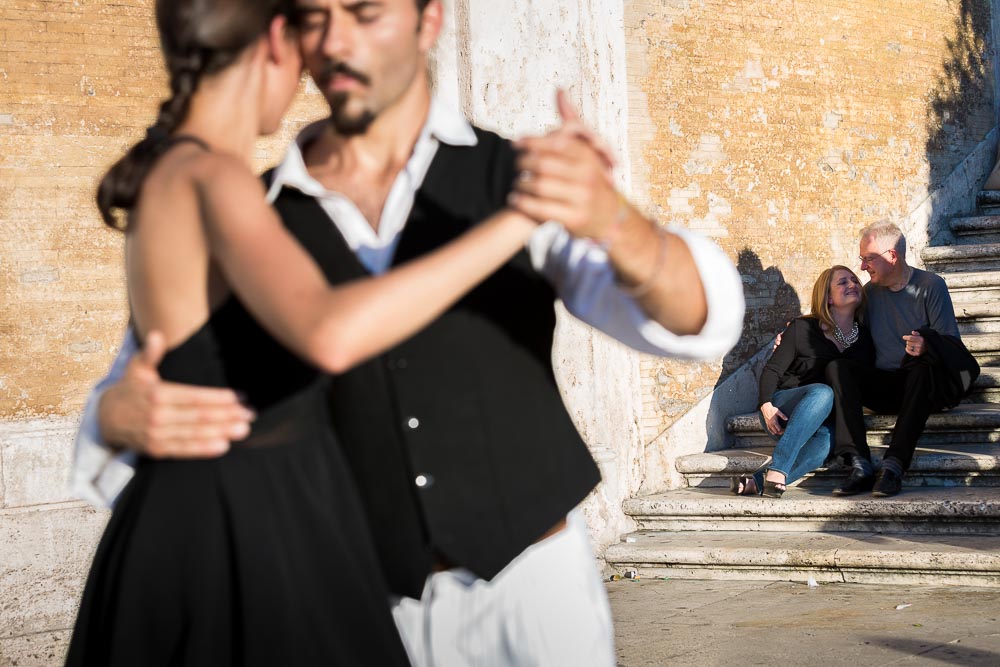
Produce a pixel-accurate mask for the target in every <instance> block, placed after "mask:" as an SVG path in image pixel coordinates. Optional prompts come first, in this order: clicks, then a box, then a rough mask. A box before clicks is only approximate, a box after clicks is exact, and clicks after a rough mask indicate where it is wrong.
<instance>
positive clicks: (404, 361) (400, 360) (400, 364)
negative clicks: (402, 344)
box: [396, 358, 409, 368]
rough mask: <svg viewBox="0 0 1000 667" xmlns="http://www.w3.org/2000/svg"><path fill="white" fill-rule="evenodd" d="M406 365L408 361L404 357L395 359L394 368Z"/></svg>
mask: <svg viewBox="0 0 1000 667" xmlns="http://www.w3.org/2000/svg"><path fill="white" fill-rule="evenodd" d="M407 366H409V363H408V362H407V361H406V359H403V358H400V359H397V360H396V368H406V367H407Z"/></svg>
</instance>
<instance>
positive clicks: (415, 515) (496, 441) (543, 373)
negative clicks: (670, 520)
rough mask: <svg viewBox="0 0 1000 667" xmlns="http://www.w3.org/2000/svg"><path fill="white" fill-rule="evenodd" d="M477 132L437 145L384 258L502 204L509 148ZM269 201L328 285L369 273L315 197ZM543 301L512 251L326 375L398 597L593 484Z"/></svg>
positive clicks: (544, 291) (547, 296) (498, 562)
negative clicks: (377, 352)
mask: <svg viewBox="0 0 1000 667" xmlns="http://www.w3.org/2000/svg"><path fill="white" fill-rule="evenodd" d="M476 134H477V137H478V140H479V143H478V145H477V146H475V147H455V146H448V145H444V144H442V145H441V146H440V147H439V149H438V152H437V155H436V156H435V158H434V161H433V163H432V164H431V167H430V169H429V171H428V173H427V176H426V178H425V179H424V183H423V186H422V187H421V188H420V190H419V191H418V192H417V194H416V197H415V202H414V206H413V210H412V212H411V214H410V217H409V220H408V221H407V224H406V227H405V229H404V231H403V233H402V236H401V238H400V241H399V245H398V248H397V250H396V254H395V258H394V260H393V261H394V264H400V263H403V262H405V261H407V260H409V259H412V258H414V257H418V256H420V255H422V254H424V253H426V252H428V251H430V250H432V249H434V248H437V247H439V246H441V245H442V244H444V243H446V242H448V241H449V240H451V239H454V238H455V237H457V236H458V235H460V234H461V233H462V232H464V231H466V230H467V229H468V228H469V227H470V226H472V225H474V224H476V223H477V222H479V221H482V220H483V219H485V218H487V217H489V216H490V215H491V214H493V213H494V212H496V211H497V210H499V209H500V208H501V207H502V206H503V205H504V202H505V199H506V197H507V194H508V192H509V190H510V184H511V183H512V182H513V177H514V173H513V171H514V151H513V149H512V147H511V146H510V144H509V143H508V142H507V141H505V140H502V139H500V138H499V137H498V136H496V135H494V134H492V133H488V132H484V131H481V130H476ZM275 207H276V208H277V210H278V212H279V213H280V214H281V217H282V219H283V220H284V222H285V224H286V225H287V227H288V228H289V229H290V230H291V231H292V233H293V234H294V235H295V236H296V237H297V238H298V239H299V241H300V242H301V243H302V244H303V246H305V247H306V248H307V249H308V250H309V252H310V253H311V254H312V255H313V256H314V257H315V258H316V260H317V262H318V263H319V265H320V266H321V267H322V269H323V271H324V272H325V273H326V276H327V278H328V279H329V280H330V282H331V283H332V284H337V283H342V282H345V281H348V280H353V279H356V278H360V277H364V276H366V275H368V274H367V273H366V271H365V270H364V268H363V267H362V266H361V264H360V263H359V262H358V260H357V258H356V256H355V255H354V253H353V252H352V251H351V249H350V248H349V247H348V246H347V244H346V242H345V241H344V239H343V237H342V236H341V235H340V233H339V232H338V231H337V228H336V226H335V225H334V224H333V223H332V222H331V221H330V219H329V217H328V216H327V215H326V213H325V212H324V211H323V210H322V209H321V208H320V206H319V204H318V203H317V202H316V201H315V200H314V199H313V198H311V197H308V196H306V195H303V194H302V193H300V192H299V191H297V190H293V189H290V188H285V189H284V190H283V191H282V192H281V194H280V195H279V197H278V199H277V201H276V202H275ZM554 302H555V294H554V292H553V290H552V288H551V286H550V285H549V284H548V283H547V282H546V281H545V280H544V279H543V278H542V277H541V276H540V275H538V273H537V272H536V271H535V270H534V269H533V268H532V266H531V262H530V259H529V257H528V254H527V252H525V251H521V252H519V253H518V254H517V255H516V256H515V257H514V258H513V259H512V260H511V261H510V262H508V263H507V264H506V265H504V266H503V267H502V268H501V269H500V270H499V271H498V272H497V273H496V274H494V275H493V276H492V277H491V278H489V279H487V280H486V281H485V282H484V283H483V284H481V285H480V286H479V287H478V288H476V289H474V290H473V291H472V292H470V293H469V294H468V295H467V296H466V297H465V298H464V299H462V300H461V301H460V302H459V303H457V304H456V305H455V306H453V307H452V308H451V309H449V310H448V311H447V312H446V313H445V314H443V315H442V316H441V317H440V318H438V319H437V320H436V321H434V322H433V323H432V324H431V325H430V326H428V327H427V328H426V329H425V330H424V331H422V332H420V333H418V334H416V335H415V336H414V337H413V338H411V339H410V340H408V341H406V342H404V343H402V344H401V345H398V346H397V347H395V348H393V349H391V350H389V351H388V352H386V353H384V354H382V355H381V356H379V357H376V358H375V359H373V360H371V361H369V362H367V363H365V364H363V365H361V366H359V367H357V368H355V369H353V370H351V371H349V372H347V373H344V374H342V375H339V376H336V377H334V378H333V380H332V384H331V392H330V407H331V416H332V419H333V426H334V430H335V431H336V433H337V435H338V436H339V439H340V441H341V445H342V447H343V449H344V452H345V454H346V456H347V459H348V461H349V462H350V465H351V467H352V472H353V474H354V477H355V479H356V480H357V484H358V487H359V491H360V494H361V497H362V499H363V501H364V504H365V507H366V510H367V512H368V519H369V522H370V525H371V531H372V535H373V536H374V539H375V543H376V545H377V547H378V552H379V557H380V559H381V561H382V563H381V564H382V566H383V569H384V571H385V574H386V578H387V581H388V583H389V587H390V589H391V590H392V591H393V592H394V593H397V594H402V595H408V596H410V597H416V598H419V597H420V594H421V591H422V590H423V585H424V580H425V579H426V576H427V574H428V573H429V572H430V571H431V569H432V566H433V564H434V562H435V560H438V561H442V562H444V563H448V564H450V565H460V566H464V567H466V568H468V569H469V570H471V571H472V572H474V573H475V574H476V575H478V576H480V577H483V578H484V579H492V578H493V577H494V576H495V575H496V574H498V573H499V572H500V570H502V569H503V568H504V566H506V565H507V564H508V563H509V562H510V561H511V560H512V559H513V558H514V557H515V556H517V555H518V554H519V553H520V552H521V551H523V550H524V549H525V548H526V547H528V546H529V545H530V544H531V543H532V542H534V541H536V540H537V539H538V538H539V537H541V536H542V535H543V534H544V533H545V532H546V531H547V530H548V529H549V528H551V527H552V526H553V525H555V524H556V523H557V522H558V521H559V520H560V519H562V518H563V517H565V515H566V513H567V512H568V511H569V510H570V509H572V508H573V507H574V506H575V505H576V504H577V503H579V502H580V501H581V500H583V498H584V497H585V496H586V495H587V493H589V492H590V490H591V489H593V487H594V486H595V485H596V484H597V482H598V481H600V475H599V473H598V470H597V467H596V465H595V464H594V462H593V459H591V457H590V454H589V452H588V451H587V448H586V446H585V445H584V443H583V441H582V440H581V439H580V436H579V434H578V433H577V432H576V429H575V428H574V426H573V424H572V422H571V421H570V418H569V415H568V414H567V412H566V408H565V407H564V405H563V402H562V399H561V398H560V395H559V390H558V388H557V387H556V382H555V377H554V375H553V372H552V336H553V330H554V327H555V310H554Z"/></svg>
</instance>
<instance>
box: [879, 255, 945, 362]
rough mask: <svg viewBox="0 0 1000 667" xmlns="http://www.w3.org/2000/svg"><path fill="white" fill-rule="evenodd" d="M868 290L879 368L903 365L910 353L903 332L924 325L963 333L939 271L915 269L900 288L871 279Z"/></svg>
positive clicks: (943, 331)
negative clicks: (907, 353)
mask: <svg viewBox="0 0 1000 667" xmlns="http://www.w3.org/2000/svg"><path fill="white" fill-rule="evenodd" d="M865 294H866V295H867V296H868V315H867V318H866V320H867V324H868V328H869V329H870V330H871V333H872V338H873V339H874V341H875V366H876V367H878V368H881V369H883V370H896V369H897V368H899V366H900V363H902V360H903V356H904V355H905V354H906V349H905V348H906V343H905V342H904V341H903V336H905V335H908V334H909V333H910V332H911V331H916V330H917V329H919V328H920V327H930V328H931V329H934V330H935V331H937V332H938V333H939V334H943V335H946V336H955V337H960V336H959V333H958V322H957V321H956V320H955V307H954V306H953V305H952V303H951V295H949V294H948V286H947V285H945V282H944V280H943V279H942V278H941V277H940V276H938V275H937V274H934V273H931V272H929V271H922V270H920V269H913V275H912V276H910V281H909V282H908V283H906V286H905V287H904V288H903V289H901V290H899V291H898V292H893V291H892V290H891V289H889V288H888V287H882V286H880V285H873V284H872V283H868V284H867V285H865Z"/></svg>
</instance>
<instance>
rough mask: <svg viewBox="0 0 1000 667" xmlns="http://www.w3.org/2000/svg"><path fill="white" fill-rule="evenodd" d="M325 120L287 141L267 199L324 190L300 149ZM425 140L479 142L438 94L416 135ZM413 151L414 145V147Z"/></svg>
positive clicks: (318, 193)
mask: <svg viewBox="0 0 1000 667" xmlns="http://www.w3.org/2000/svg"><path fill="white" fill-rule="evenodd" d="M326 123H327V120H326V119H325V118H324V119H322V120H318V121H316V122H314V123H310V124H309V125H307V126H306V127H305V128H303V129H302V131H300V132H299V134H298V136H296V137H295V141H294V142H292V144H291V145H289V147H288V150H287V152H286V153H285V157H284V159H282V161H281V162H280V163H279V164H278V166H277V167H275V169H274V174H273V175H272V177H271V185H270V187H269V188H268V190H267V201H268V202H269V203H273V202H274V200H275V199H277V197H278V193H279V192H281V188H283V187H286V186H287V187H292V188H295V189H297V190H300V191H301V192H302V193H303V194H306V195H310V196H313V197H319V196H322V195H324V194H326V193H327V191H326V188H324V187H323V186H322V185H321V184H320V183H319V181H317V180H316V179H314V178H313V177H312V176H310V175H309V170H308V169H306V162H305V158H304V157H303V155H302V149H303V147H305V146H306V145H307V144H308V143H309V142H310V141H312V140H313V139H315V138H316V137H317V136H318V135H319V133H320V132H322V131H323V128H324V127H325V126H326ZM428 140H433V141H437V142H440V143H443V144H448V145H449V146H475V145H476V144H477V143H479V141H478V139H477V138H476V133H475V131H474V130H473V129H472V125H471V124H470V123H469V121H468V120H466V119H465V117H464V116H462V114H460V113H458V112H457V111H455V110H454V109H452V108H451V107H449V106H448V105H447V104H444V103H443V102H441V101H440V100H439V99H438V98H436V97H435V98H431V104H430V109H429V110H428V112H427V121H426V122H425V123H424V127H423V128H422V129H421V130H420V136H419V138H418V139H417V146H420V145H421V144H423V143H426V142H427V141H428ZM415 152H416V148H415Z"/></svg>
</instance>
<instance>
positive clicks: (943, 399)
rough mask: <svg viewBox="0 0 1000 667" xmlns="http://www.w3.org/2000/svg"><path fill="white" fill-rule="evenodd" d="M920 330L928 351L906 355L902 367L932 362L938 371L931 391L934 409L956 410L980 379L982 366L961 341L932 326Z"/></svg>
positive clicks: (934, 376)
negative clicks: (977, 379)
mask: <svg viewBox="0 0 1000 667" xmlns="http://www.w3.org/2000/svg"><path fill="white" fill-rule="evenodd" d="M917 331H919V332H920V335H921V336H923V337H924V339H926V340H927V352H926V353H925V355H923V356H921V357H914V356H911V355H906V356H904V357H903V362H902V363H901V364H900V368H903V369H905V368H908V367H910V366H912V365H913V364H917V363H926V362H930V363H931V364H932V365H933V367H934V371H935V372H934V373H933V374H932V378H933V382H934V387H933V389H932V390H931V391H932V395H933V396H934V402H935V404H936V405H935V407H936V408H937V409H939V410H943V409H947V408H953V407H955V406H956V405H958V404H959V403H960V402H961V401H962V399H963V398H965V395H966V394H968V393H969V389H971V388H972V385H973V383H974V382H975V381H976V378H978V377H979V363H978V362H977V361H976V359H975V357H973V356H972V353H971V352H969V349H968V348H967V347H965V343H963V342H962V339H961V338H957V337H955V336H946V335H944V334H940V333H938V332H937V331H935V330H934V329H931V328H930V327H921V328H920V329H918V330H917ZM924 357H927V358H926V359H924Z"/></svg>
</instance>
